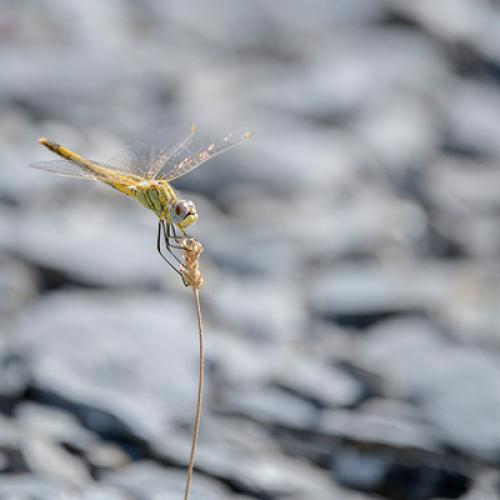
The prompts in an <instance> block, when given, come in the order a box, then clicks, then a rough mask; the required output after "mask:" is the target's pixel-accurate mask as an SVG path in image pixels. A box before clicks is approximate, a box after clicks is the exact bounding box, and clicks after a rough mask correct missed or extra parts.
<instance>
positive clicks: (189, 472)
mask: <svg viewBox="0 0 500 500" xmlns="http://www.w3.org/2000/svg"><path fill="white" fill-rule="evenodd" d="M193 294H194V304H195V309H196V319H197V321H198V339H199V342H200V364H199V372H198V395H197V398H196V413H195V416H194V426H193V437H192V440H191V453H190V455H189V464H188V470H187V478H186V489H185V492H184V500H189V490H190V488H191V481H192V479H193V467H194V460H195V455H196V445H197V444H198V436H199V434H200V420H201V402H202V396H203V371H204V365H205V355H204V349H203V324H202V320H201V307H200V291H199V290H198V289H197V288H194V287H193Z"/></svg>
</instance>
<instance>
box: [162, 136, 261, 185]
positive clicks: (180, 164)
mask: <svg viewBox="0 0 500 500" xmlns="http://www.w3.org/2000/svg"><path fill="white" fill-rule="evenodd" d="M251 137H252V134H251V133H250V132H247V131H236V132H231V133H229V134H227V135H226V136H225V137H224V138H223V139H221V140H220V141H216V142H206V143H205V144H207V143H208V146H205V147H203V148H199V147H198V148H195V147H191V148H189V149H188V148H183V150H182V151H181V152H179V154H176V155H175V157H171V158H169V159H167V161H165V163H164V164H163V165H162V167H161V168H160V170H159V171H158V172H157V173H156V178H157V179H161V180H165V181H168V182H170V181H173V180H175V179H178V178H179V177H182V176H183V175H185V174H187V173H188V172H191V171H192V170H194V169H195V168H197V167H199V166H200V165H202V164H203V163H205V162H206V161H208V160H210V159H211V158H213V157H214V156H217V155H219V154H221V153H224V152H225V151H227V150H229V149H231V148H233V147H235V146H237V145H238V144H241V143H242V142H245V141H247V140H248V139H250V138H251ZM181 153H184V154H183V155H182V156H181ZM186 153H189V154H188V155H186V156H185V154H186ZM181 157H182V158H183V159H182V160H181V159H180V158H181ZM179 160H180V161H179Z"/></svg>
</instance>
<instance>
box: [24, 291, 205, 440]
mask: <svg viewBox="0 0 500 500" xmlns="http://www.w3.org/2000/svg"><path fill="white" fill-rule="evenodd" d="M187 300H190V298H189V297H188V298H187ZM191 307H192V306H191V305H190V304H189V307H188V304H187V303H185V302H180V301H177V300H174V299H173V298H172V297H169V296H164V295H161V294H160V295H154V294H145V295H141V294H131V295H127V294H105V293H100V294H99V293H97V294H96V293H81V292H73V293H71V292H64V293H55V294H52V295H51V296H49V297H48V298H47V299H45V300H44V301H41V302H40V303H38V304H36V305H35V306H34V307H33V308H31V310H29V311H28V310H27V311H25V314H24V316H23V318H22V320H20V322H19V328H18V331H17V335H16V344H17V346H18V349H19V350H21V351H22V352H25V353H29V355H30V357H31V372H32V375H33V385H34V387H35V390H36V392H35V394H36V395H37V397H39V398H40V399H41V400H42V401H44V402H46V403H49V404H55V405H58V406H60V407H62V408H65V409H69V410H70V411H72V412H73V413H75V415H76V416H77V418H78V419H79V420H80V421H81V422H83V423H84V425H86V426H87V427H89V428H90V429H92V430H94V431H95V432H97V433H99V434H102V435H107V436H108V437H109V436H115V437H117V438H120V436H121V437H122V438H127V436H128V437H130V438H132V437H133V436H134V435H135V437H136V438H138V435H142V436H154V435H161V434H163V433H165V432H168V430H167V428H166V424H168V422H172V421H173V420H174V419H176V418H179V419H184V418H188V417H187V416H189V420H190V419H191V412H192V408H193V404H194V403H193V402H194V395H195V390H196V373H197V368H196V367H197V357H198V352H197V340H196V329H195V324H194V319H193V317H192V314H191V313H192V311H191Z"/></svg>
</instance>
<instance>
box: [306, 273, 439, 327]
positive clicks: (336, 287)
mask: <svg viewBox="0 0 500 500" xmlns="http://www.w3.org/2000/svg"><path fill="white" fill-rule="evenodd" d="M448 278H449V274H448V270H447V269H446V268H441V269H439V268H436V266H430V267H429V268H428V269H425V268H423V269H422V268H419V269H416V268H413V267H410V266H390V267H389V266H382V265H373V264H344V265H341V266H338V267H337V268H336V269H334V270H333V271H329V272H327V273H324V274H323V275H322V276H321V277H320V278H318V280H317V282H316V285H315V287H314V288H313V290H312V297H311V306H312V309H313V313H314V314H316V315H317V316H319V317H321V318H324V319H327V320H330V321H334V322H337V323H339V324H340V325H345V326H351V327H355V328H366V327H367V326H370V325H371V324H373V323H375V322H377V321H379V320H381V319H384V318H387V317H390V316H397V315H402V314H422V313H425V312H427V311H428V310H429V309H433V307H434V305H435V304H436V302H437V301H442V300H443V297H444V296H445V294H446V291H447V286H448Z"/></svg>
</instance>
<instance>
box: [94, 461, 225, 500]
mask: <svg viewBox="0 0 500 500" xmlns="http://www.w3.org/2000/svg"><path fill="white" fill-rule="evenodd" d="M185 481H186V473H185V472H184V471H182V470H173V469H165V468H161V467H159V466H158V465H156V464H155V463H153V462H137V463H135V464H132V465H129V466H128V467H126V468H124V469H123V470H121V471H120V472H116V473H112V474H107V475H105V476H104V478H103V482H104V484H105V485H109V486H112V487H113V488H116V489H118V490H119V491H122V492H123V494H124V495H126V496H129V497H134V498H135V497H137V498H144V499H154V500H156V499H160V498H168V499H170V498H171V499H174V498H179V497H181V496H182V495H183V493H184V484H185ZM191 498H192V499H193V500H195V499H201V498H203V499H207V500H208V499H213V500H215V499H225V498H230V494H229V490H228V489H227V488H226V487H225V486H223V485H222V484H221V483H218V482H217V481H214V480H213V479H209V478H206V477H202V476H200V475H199V474H198V475H195V476H194V479H193V483H192V486H191ZM231 498H232V497H231Z"/></svg>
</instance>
